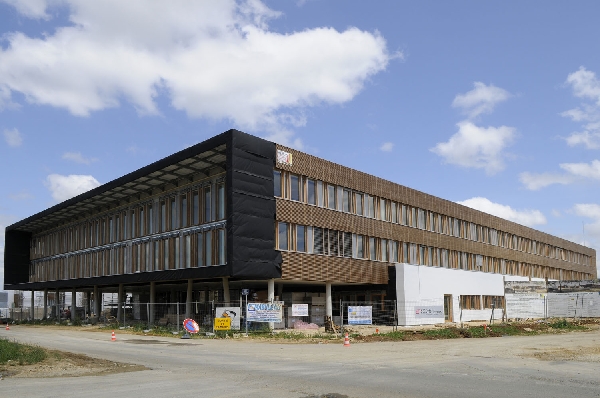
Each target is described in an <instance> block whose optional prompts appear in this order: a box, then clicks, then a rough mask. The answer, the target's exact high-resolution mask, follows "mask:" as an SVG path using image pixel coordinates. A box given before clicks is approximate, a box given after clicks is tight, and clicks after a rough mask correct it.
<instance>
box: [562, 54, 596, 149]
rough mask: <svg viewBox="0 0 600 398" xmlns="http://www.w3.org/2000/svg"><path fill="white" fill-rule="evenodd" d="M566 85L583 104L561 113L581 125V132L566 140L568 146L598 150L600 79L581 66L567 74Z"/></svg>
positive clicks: (574, 133)
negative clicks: (581, 146) (580, 146)
mask: <svg viewBox="0 0 600 398" xmlns="http://www.w3.org/2000/svg"><path fill="white" fill-rule="evenodd" d="M566 84H568V85H569V86H570V87H571V89H572V91H573V95H574V96H575V97H577V98H581V99H582V100H586V101H588V102H583V103H582V104H581V105H580V106H579V107H577V108H574V109H570V110H568V111H565V112H562V113H561V114H560V115H561V116H563V117H568V118H570V119H571V120H573V121H574V122H577V123H582V125H581V127H582V128H583V131H579V132H573V133H571V135H570V136H568V137H567V138H566V141H567V144H568V145H569V146H575V145H583V146H584V147H586V148H587V149H600V79H598V78H597V77H596V74H595V73H594V72H591V71H589V70H587V69H586V68H584V67H583V66H582V67H580V68H579V70H578V71H577V72H573V73H571V74H569V76H568V77H567V81H566Z"/></svg>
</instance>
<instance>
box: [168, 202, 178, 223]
mask: <svg viewBox="0 0 600 398" xmlns="http://www.w3.org/2000/svg"><path fill="white" fill-rule="evenodd" d="M170 215H171V230H174V229H177V198H175V197H172V198H171V214H170Z"/></svg>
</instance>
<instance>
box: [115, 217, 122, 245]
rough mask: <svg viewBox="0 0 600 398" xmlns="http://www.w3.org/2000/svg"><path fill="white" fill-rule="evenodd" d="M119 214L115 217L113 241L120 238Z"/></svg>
mask: <svg viewBox="0 0 600 398" xmlns="http://www.w3.org/2000/svg"><path fill="white" fill-rule="evenodd" d="M119 221H120V220H119V216H116V217H115V241H116V242H118V241H119V240H121V237H120V234H119V232H121V231H120V229H121V223H120V222H119Z"/></svg>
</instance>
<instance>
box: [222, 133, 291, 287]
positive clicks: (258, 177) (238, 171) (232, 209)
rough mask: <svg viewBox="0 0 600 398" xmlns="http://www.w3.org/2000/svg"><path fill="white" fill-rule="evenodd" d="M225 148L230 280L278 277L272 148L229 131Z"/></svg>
mask: <svg viewBox="0 0 600 398" xmlns="http://www.w3.org/2000/svg"><path fill="white" fill-rule="evenodd" d="M230 133H231V141H230V145H228V146H227V193H228V196H227V209H228V216H227V266H228V267H229V275H230V276H231V277H233V278H244V279H270V278H279V277H281V262H282V259H281V253H279V252H278V251H277V250H275V198H274V196H273V167H274V165H275V152H276V149H275V144H274V143H272V142H269V141H266V140H263V139H261V138H257V137H254V136H251V135H248V134H245V133H242V132H240V131H237V130H230Z"/></svg>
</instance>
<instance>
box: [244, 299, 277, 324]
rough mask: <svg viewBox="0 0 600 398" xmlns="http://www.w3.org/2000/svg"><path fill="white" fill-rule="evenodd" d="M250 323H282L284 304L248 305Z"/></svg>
mask: <svg viewBox="0 0 600 398" xmlns="http://www.w3.org/2000/svg"><path fill="white" fill-rule="evenodd" d="M246 313H247V314H248V321H249V322H281V320H282V319H283V302H281V301H276V302H274V303H248V307H247V312H246Z"/></svg>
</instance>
